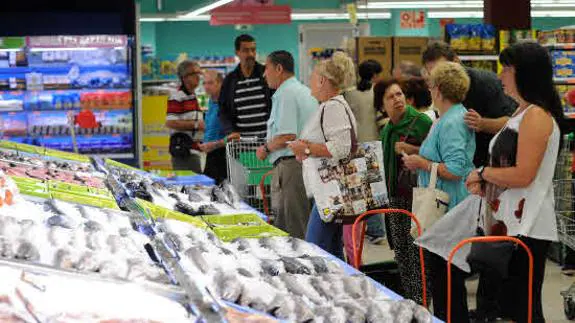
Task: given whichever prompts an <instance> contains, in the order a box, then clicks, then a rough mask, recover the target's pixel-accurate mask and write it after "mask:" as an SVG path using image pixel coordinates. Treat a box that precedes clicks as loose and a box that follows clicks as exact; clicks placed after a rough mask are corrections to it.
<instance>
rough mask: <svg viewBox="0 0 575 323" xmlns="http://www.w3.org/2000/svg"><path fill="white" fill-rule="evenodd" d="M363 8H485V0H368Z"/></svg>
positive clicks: (361, 6)
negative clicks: (374, 0)
mask: <svg viewBox="0 0 575 323" xmlns="http://www.w3.org/2000/svg"><path fill="white" fill-rule="evenodd" d="M359 8H362V9H366V8H367V9H423V8H483V1H477V0H471V1H466V0H463V1H453V0H452V1H385V2H368V3H367V5H360V6H359Z"/></svg>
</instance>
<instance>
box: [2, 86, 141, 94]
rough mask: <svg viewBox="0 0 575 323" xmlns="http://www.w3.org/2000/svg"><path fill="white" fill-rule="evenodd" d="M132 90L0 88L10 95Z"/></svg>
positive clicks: (125, 90) (125, 88) (127, 89)
mask: <svg viewBox="0 0 575 323" xmlns="http://www.w3.org/2000/svg"><path fill="white" fill-rule="evenodd" d="M128 91H132V88H129V87H117V88H104V89H99V88H83V89H74V88H72V89H46V90H0V93H1V94H4V93H7V94H12V95H23V94H26V93H32V94H36V93H64V92H67V93H69V92H78V93H93V92H128Z"/></svg>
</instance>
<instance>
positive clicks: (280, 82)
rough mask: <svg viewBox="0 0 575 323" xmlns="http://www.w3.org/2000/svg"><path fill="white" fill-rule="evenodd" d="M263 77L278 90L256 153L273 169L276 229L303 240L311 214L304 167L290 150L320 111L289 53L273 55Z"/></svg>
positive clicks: (272, 190) (267, 62)
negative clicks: (263, 136)
mask: <svg viewBox="0 0 575 323" xmlns="http://www.w3.org/2000/svg"><path fill="white" fill-rule="evenodd" d="M264 77H265V78H266V82H267V83H268V86H269V87H270V88H272V89H275V90H276V92H275V94H274V95H273V97H272V111H271V115H270V118H269V120H268V123H267V137H266V140H267V143H266V144H265V145H262V146H261V147H259V148H258V150H257V157H258V158H259V159H261V160H264V159H266V158H267V159H268V160H269V162H270V163H272V164H273V165H274V173H273V179H272V185H271V186H272V187H271V192H272V194H271V195H272V208H273V210H274V212H275V220H274V225H275V226H277V227H278V228H280V229H282V230H284V231H286V232H287V233H289V234H290V235H291V236H294V237H297V238H301V239H304V237H305V232H306V229H307V222H308V218H309V214H310V210H311V205H310V201H309V200H308V198H307V195H306V191H305V186H304V183H303V176H302V168H301V164H300V163H299V162H298V161H297V160H296V159H295V156H294V155H293V152H292V151H291V150H290V149H288V148H287V145H288V142H290V141H294V140H296V139H297V138H298V137H299V135H300V133H301V132H302V130H303V128H304V126H305V124H306V122H307V120H309V119H310V118H311V116H312V115H313V113H314V112H315V111H316V109H317V108H318V102H317V101H316V99H315V98H314V97H312V95H311V92H310V90H309V88H307V87H306V86H305V85H303V84H301V83H300V82H299V81H298V80H297V79H296V78H295V76H294V60H293V57H292V55H291V54H290V53H289V52H286V51H281V50H280V51H275V52H273V53H271V54H270V55H269V56H268V58H267V61H266V69H265V72H264Z"/></svg>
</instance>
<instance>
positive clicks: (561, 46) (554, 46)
mask: <svg viewBox="0 0 575 323" xmlns="http://www.w3.org/2000/svg"><path fill="white" fill-rule="evenodd" d="M543 47H547V48H549V49H575V43H563V44H545V45H543Z"/></svg>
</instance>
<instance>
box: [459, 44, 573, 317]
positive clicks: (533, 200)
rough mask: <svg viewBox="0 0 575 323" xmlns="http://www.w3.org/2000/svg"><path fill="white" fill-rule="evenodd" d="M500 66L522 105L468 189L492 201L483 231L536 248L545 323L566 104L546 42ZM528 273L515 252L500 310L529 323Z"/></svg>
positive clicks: (536, 281) (516, 52)
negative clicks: (556, 179) (547, 270)
mask: <svg viewBox="0 0 575 323" xmlns="http://www.w3.org/2000/svg"><path fill="white" fill-rule="evenodd" d="M499 61H500V63H501V64H502V65H503V70H502V72H501V74H500V79H501V81H502V83H503V87H504V90H505V93H506V94H507V95H509V96H510V97H512V98H513V99H514V100H515V101H517V103H518V104H519V107H518V108H517V110H516V111H515V113H514V114H513V116H512V117H511V118H510V119H509V121H508V122H507V124H506V126H505V127H504V128H503V129H502V130H501V131H500V132H499V133H498V134H497V135H496V136H495V137H494V138H493V139H492V140H491V143H490V151H489V153H490V164H489V166H488V167H481V168H479V169H477V170H474V171H473V172H472V173H471V174H470V175H469V177H468V178H467V182H466V184H467V188H468V189H469V191H470V192H471V193H473V194H481V195H484V196H485V198H486V200H487V205H488V212H486V216H485V217H484V219H483V220H484V221H483V223H485V224H486V225H485V226H484V230H485V231H486V232H485V233H486V234H487V235H508V236H514V237H517V238H519V239H521V240H522V241H523V242H524V243H525V244H526V245H527V246H528V247H529V248H530V249H531V252H532V254H533V258H534V277H533V322H544V321H545V319H544V317H543V309H542V305H541V288H542V286H543V279H544V277H545V259H546V255H547V250H548V249H549V245H550V243H551V241H557V226H556V220H555V211H554V194H553V174H554V171H555V164H556V161H557V154H558V152H559V146H560V136H561V133H560V128H559V125H560V124H562V123H563V118H564V117H563V112H562V106H561V99H560V97H559V95H558V93H557V91H556V89H555V86H554V84H553V67H552V64H551V58H550V56H549V53H548V52H547V50H546V49H545V48H543V47H542V46H541V45H539V44H536V43H519V44H515V45H513V46H511V47H509V48H506V49H505V50H503V52H502V53H501V54H500V56H499ZM483 188H484V189H483ZM494 256H497V255H494ZM528 274H529V267H528V258H527V254H526V253H525V252H524V251H523V249H522V248H515V249H513V251H511V260H510V262H509V267H508V276H509V279H507V280H506V282H505V284H504V285H503V293H504V297H502V298H501V299H502V302H504V303H508V304H501V305H502V306H501V307H502V309H503V310H504V311H509V312H508V313H503V314H506V315H508V316H510V317H511V318H512V319H513V320H514V321H516V322H526V321H527V302H528V298H527V297H528V290H527V288H528V287H527V286H528V285H527V281H528V280H527V279H528Z"/></svg>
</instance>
